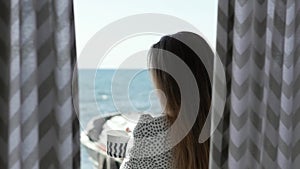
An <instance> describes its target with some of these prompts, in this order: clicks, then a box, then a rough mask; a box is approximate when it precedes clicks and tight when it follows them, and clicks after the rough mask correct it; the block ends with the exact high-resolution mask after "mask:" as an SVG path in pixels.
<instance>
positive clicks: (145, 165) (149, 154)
mask: <svg viewBox="0 0 300 169" xmlns="http://www.w3.org/2000/svg"><path fill="white" fill-rule="evenodd" d="M167 128H168V123H167V120H166V119H165V117H159V118H153V117H152V116H150V115H142V116H141V118H140V120H139V122H138V124H137V125H136V127H135V129H134V131H133V137H134V144H133V147H132V148H131V150H130V153H129V159H127V160H126V162H124V164H123V165H122V167H121V169H154V168H162V169H168V168H170V166H171V151H170V150H164V147H165V146H164V135H163V134H162V133H164V132H165V131H167ZM162 150H164V151H162Z"/></svg>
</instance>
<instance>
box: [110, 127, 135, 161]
mask: <svg viewBox="0 0 300 169" xmlns="http://www.w3.org/2000/svg"><path fill="white" fill-rule="evenodd" d="M129 139H130V135H129V134H128V133H127V132H126V131H123V130H109V131H107V148H106V152H107V154H108V155H109V156H111V157H114V158H125V156H126V149H127V145H128V141H129Z"/></svg>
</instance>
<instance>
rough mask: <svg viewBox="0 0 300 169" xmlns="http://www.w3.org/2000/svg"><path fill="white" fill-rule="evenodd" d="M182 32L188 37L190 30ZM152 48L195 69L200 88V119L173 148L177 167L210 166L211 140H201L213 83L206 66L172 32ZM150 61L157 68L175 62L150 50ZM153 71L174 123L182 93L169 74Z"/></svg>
mask: <svg viewBox="0 0 300 169" xmlns="http://www.w3.org/2000/svg"><path fill="white" fill-rule="evenodd" d="M180 33H181V34H186V35H187V36H189V35H191V33H190V32H180ZM175 35H176V34H175ZM193 36H195V34H193ZM151 49H162V50H165V51H168V52H171V53H173V54H174V56H176V57H179V58H180V59H181V60H182V61H183V62H184V63H185V64H186V65H187V66H188V67H189V68H190V70H191V71H192V73H193V75H194V77H195V79H196V81H197V85H198V89H199V90H198V91H199V96H200V100H201V102H200V108H199V112H198V115H197V119H196V122H195V123H194V125H193V127H192V129H191V130H190V131H189V133H188V134H187V135H186V136H185V137H184V139H183V140H181V141H180V142H179V143H178V144H177V145H176V146H175V147H174V148H173V151H172V152H173V153H174V158H173V164H174V167H175V168H176V169H207V168H208V165H209V164H208V163H209V140H208V141H206V142H204V143H202V144H200V143H198V137H199V135H200V131H201V129H202V127H203V125H204V123H205V120H206V117H207V115H208V112H209V107H210V99H211V84H210V80H209V76H208V73H207V71H206V69H205V66H204V65H203V63H202V62H201V60H200V58H199V57H198V56H197V54H196V53H195V52H194V51H193V50H192V49H191V48H190V47H188V46H187V45H186V44H184V43H183V42H181V41H180V40H178V39H176V38H174V36H172V35H167V36H164V37H162V38H161V39H160V41H159V42H157V43H156V44H154V45H153V46H152V48H151ZM148 64H151V65H152V66H154V67H156V66H164V65H168V64H169V66H170V64H172V63H171V62H170V61H169V60H168V61H167V60H166V59H165V57H164V56H163V55H160V54H158V53H156V52H153V50H150V55H149V62H148ZM171 66H176V65H171ZM151 74H152V77H153V79H154V83H155V86H156V88H158V89H160V90H162V91H163V92H164V94H165V97H166V101H167V102H166V109H165V111H166V115H167V117H168V119H169V120H170V122H171V123H173V122H174V121H175V120H176V118H177V115H178V112H179V109H180V106H181V104H180V103H181V94H180V89H179V87H178V84H177V83H176V81H175V79H174V78H173V77H172V76H171V75H170V74H168V73H166V72H165V71H162V70H160V69H151ZM186 83H189V82H186ZM184 113H189V112H184Z"/></svg>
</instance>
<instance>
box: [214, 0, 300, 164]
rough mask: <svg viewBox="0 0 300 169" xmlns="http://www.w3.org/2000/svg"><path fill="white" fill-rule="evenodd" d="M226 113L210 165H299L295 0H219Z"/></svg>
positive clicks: (299, 17)
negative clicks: (225, 83) (225, 84)
mask: <svg viewBox="0 0 300 169" xmlns="http://www.w3.org/2000/svg"><path fill="white" fill-rule="evenodd" d="M217 30H218V32H217V52H218V54H219V56H220V58H221V60H222V62H223V64H224V67H225V69H226V77H227V90H228V95H227V100H226V106H225V111H224V113H225V114H224V116H223V119H222V121H221V123H219V125H218V128H217V130H216V131H215V133H214V134H213V136H212V139H211V161H210V168H212V169H218V168H222V169H224V168H230V169H243V168H245V169H246V168H247V169H248V168H251V169H256V168H259V169H275V168H276V169H277V168H278V169H298V168H299V167H300V59H299V58H300V1H298V0H253V1H252V0H219V10H218V28H217Z"/></svg>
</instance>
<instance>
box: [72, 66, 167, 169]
mask: <svg viewBox="0 0 300 169" xmlns="http://www.w3.org/2000/svg"><path fill="white" fill-rule="evenodd" d="M78 75H79V79H78V82H79V114H80V115H79V119H80V126H81V131H82V130H84V129H85V128H86V126H87V124H88V122H89V121H90V120H91V119H92V118H93V117H97V116H107V115H112V114H116V113H123V114H126V113H130V112H149V111H151V112H152V113H160V112H161V107H160V104H159V101H158V100H159V99H158V97H157V95H156V94H155V92H153V91H155V90H154V86H153V83H152V81H151V77H150V74H149V72H148V71H147V70H142V69H121V70H119V69H118V70H117V69H79V71H78ZM92 168H93V165H92V163H91V161H89V158H88V154H87V152H86V150H85V149H84V147H83V146H81V169H92Z"/></svg>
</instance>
